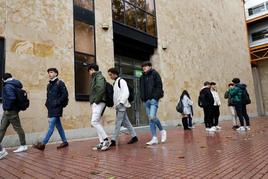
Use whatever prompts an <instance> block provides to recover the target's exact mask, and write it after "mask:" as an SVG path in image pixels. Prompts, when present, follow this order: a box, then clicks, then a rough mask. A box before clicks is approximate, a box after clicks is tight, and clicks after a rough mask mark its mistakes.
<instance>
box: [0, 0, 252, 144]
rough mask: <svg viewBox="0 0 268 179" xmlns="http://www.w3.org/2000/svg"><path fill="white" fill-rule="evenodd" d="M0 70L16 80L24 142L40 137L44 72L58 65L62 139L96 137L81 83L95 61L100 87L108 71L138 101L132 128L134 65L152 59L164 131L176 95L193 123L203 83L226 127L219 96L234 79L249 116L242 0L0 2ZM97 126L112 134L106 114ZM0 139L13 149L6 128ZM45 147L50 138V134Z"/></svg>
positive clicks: (139, 122)
mask: <svg viewBox="0 0 268 179" xmlns="http://www.w3.org/2000/svg"><path fill="white" fill-rule="evenodd" d="M0 17H1V18H0V36H1V42H0V43H1V44H0V46H1V54H2V59H1V67H2V71H1V72H2V73H3V72H10V73H12V74H13V76H14V77H15V78H17V79H19V80H21V81H22V82H23V85H24V88H25V89H26V90H27V91H28V93H29V98H30V101H31V105H30V108H29V109H28V110H27V111H25V112H21V113H20V115H21V121H22V125H23V127H24V129H25V132H26V133H27V139H28V143H29V144H30V143H33V142H35V141H36V140H38V139H40V138H41V137H42V136H43V134H44V132H45V131H46V130H47V124H48V122H47V111H46V108H45V106H44V103H45V99H46V85H47V82H48V78H47V72H46V69H47V68H49V67H56V68H58V69H59V72H60V74H59V76H60V78H61V79H62V80H64V81H65V83H66V85H67V88H68V90H69V95H70V96H69V100H70V101H69V105H68V106H67V107H66V108H65V109H64V116H63V118H62V122H63V125H64V127H65V129H66V131H67V137H68V138H73V139H74V138H86V137H90V136H95V135H96V134H95V130H94V129H93V128H92V127H91V126H90V115H91V112H90V106H89V103H88V101H87V99H88V88H89V81H90V79H89V77H88V76H87V73H86V67H85V65H86V64H87V63H92V62H94V61H96V62H97V64H98V65H99V66H100V70H101V71H103V73H104V76H105V77H106V78H107V79H108V76H107V69H108V68H110V67H113V66H116V67H117V68H118V69H120V73H121V75H122V76H123V77H125V78H126V79H127V80H128V82H129V83H131V84H132V85H133V86H134V88H135V89H136V90H135V93H136V99H135V104H133V105H132V106H133V107H132V108H131V109H129V115H130V116H131V122H132V123H133V124H134V125H136V126H144V125H145V126H146V125H147V124H148V121H147V119H146V118H145V117H144V111H143V107H142V104H141V103H140V101H139V98H138V95H139V91H138V85H139V80H138V77H139V76H140V74H141V68H140V64H141V63H142V61H144V60H151V61H152V63H153V66H154V67H155V68H156V69H157V70H158V71H159V73H160V74H161V76H162V80H163V84H164V91H165V97H164V98H163V99H162V100H161V102H160V108H159V117H160V118H161V119H162V120H163V121H164V123H166V124H167V125H174V124H177V123H178V122H179V120H178V119H179V118H180V116H179V114H178V113H177V112H176V110H175V106H176V103H177V100H178V97H179V95H180V93H181V92H182V90H184V89H187V90H188V91H189V92H190V95H191V97H192V99H193V101H194V110H195V116H194V118H195V120H196V121H202V110H201V109H200V108H199V107H198V106H197V98H198V94H199V90H200V89H201V87H202V84H203V82H204V81H206V80H209V81H215V82H216V83H217V85H218V91H219V94H220V97H221V101H222V106H221V116H222V119H229V111H228V108H227V102H226V100H225V99H224V98H223V95H224V92H225V90H226V88H227V84H228V83H229V82H230V81H231V79H232V78H233V77H239V78H241V80H242V82H244V83H246V84H247V85H248V90H249V92H250V95H251V98H252V104H251V105H250V106H248V110H249V113H250V114H251V115H255V114H256V106H255V104H256V102H255V95H254V89H253V88H254V87H253V78H252V72H251V66H250V56H249V52H248V48H247V45H248V41H247V31H246V24H245V17H244V8H243V3H242V2H241V1H240V0H233V1H230V0H221V1H213V2H212V1H211V0H203V1H195V0H180V1H175V0H157V1H154V0H147V1H145V0H95V1H94V2H93V1H92V0H74V1H72V0H46V1H38V0H12V1H5V0H0ZM103 119H104V126H105V127H106V129H107V130H108V131H110V132H111V131H112V129H113V124H114V120H115V115H114V110H113V109H107V110H106V112H105V114H104V118H103ZM7 135H8V136H7V137H6V138H5V140H4V144H6V145H16V144H17V143H18V140H17V137H16V135H14V131H13V129H9V130H8V133H7ZM53 140H57V135H56V136H55V137H54V139H53Z"/></svg>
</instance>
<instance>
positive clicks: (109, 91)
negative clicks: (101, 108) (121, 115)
mask: <svg viewBox="0 0 268 179" xmlns="http://www.w3.org/2000/svg"><path fill="white" fill-rule="evenodd" d="M105 94H106V95H105V96H106V98H105V104H106V106H107V107H113V106H114V100H113V97H114V88H113V85H111V84H110V83H108V82H106V86H105Z"/></svg>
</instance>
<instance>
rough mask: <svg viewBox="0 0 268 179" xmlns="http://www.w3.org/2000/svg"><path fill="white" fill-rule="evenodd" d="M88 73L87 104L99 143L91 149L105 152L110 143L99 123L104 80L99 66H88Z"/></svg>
mask: <svg viewBox="0 0 268 179" xmlns="http://www.w3.org/2000/svg"><path fill="white" fill-rule="evenodd" d="M88 72H89V75H90V76H91V77H92V80H91V87H90V92H89V102H90V105H91V110H92V113H91V114H92V116H91V125H92V126H93V127H95V129H96V131H97V134H98V137H99V142H100V143H99V144H97V145H96V146H95V147H93V150H102V151H105V150H107V149H108V148H109V147H110V145H111V142H110V141H109V139H108V136H107V134H106V132H105V130H104V128H103V126H102V123H101V117H102V115H103V112H104V110H105V107H106V104H105V100H106V93H105V89H106V80H105V78H104V76H103V75H102V73H101V71H99V66H98V65H97V64H95V63H93V64H90V65H89V67H88Z"/></svg>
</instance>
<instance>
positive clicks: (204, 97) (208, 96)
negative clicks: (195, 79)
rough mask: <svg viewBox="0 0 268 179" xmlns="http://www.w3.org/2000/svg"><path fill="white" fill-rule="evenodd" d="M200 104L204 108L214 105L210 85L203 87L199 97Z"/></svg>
mask: <svg viewBox="0 0 268 179" xmlns="http://www.w3.org/2000/svg"><path fill="white" fill-rule="evenodd" d="M198 105H199V106H200V107H202V108H209V107H212V106H213V105H214V98H213V95H212V93H211V91H210V88H209V87H207V86H204V87H203V88H202V89H201V91H200V93H199V98H198Z"/></svg>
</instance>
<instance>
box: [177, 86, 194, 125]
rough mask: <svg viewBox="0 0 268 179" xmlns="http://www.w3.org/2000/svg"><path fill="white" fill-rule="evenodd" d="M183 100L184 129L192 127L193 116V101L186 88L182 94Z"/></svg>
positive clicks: (181, 98)
mask: <svg viewBox="0 0 268 179" xmlns="http://www.w3.org/2000/svg"><path fill="white" fill-rule="evenodd" d="M180 100H181V101H182V106H183V112H182V124H183V128H184V130H191V129H192V127H193V126H192V116H193V101H192V100H191V98H190V95H189V93H188V91H186V90H184V91H183V92H182V94H181V96H180Z"/></svg>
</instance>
